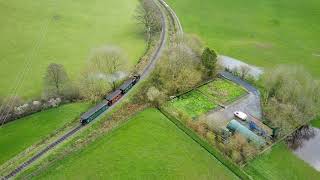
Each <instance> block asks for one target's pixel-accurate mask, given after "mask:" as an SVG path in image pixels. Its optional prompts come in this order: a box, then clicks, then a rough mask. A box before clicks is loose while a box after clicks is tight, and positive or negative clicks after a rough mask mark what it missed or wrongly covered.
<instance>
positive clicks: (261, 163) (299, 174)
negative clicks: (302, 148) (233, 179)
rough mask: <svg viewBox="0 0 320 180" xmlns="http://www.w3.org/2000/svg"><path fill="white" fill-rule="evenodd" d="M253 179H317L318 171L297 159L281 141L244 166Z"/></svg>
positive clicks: (318, 176) (319, 176) (319, 174)
mask: <svg viewBox="0 0 320 180" xmlns="http://www.w3.org/2000/svg"><path fill="white" fill-rule="evenodd" d="M245 170H246V171H247V173H249V174H250V175H251V176H252V177H253V178H254V179H270V180H273V179H274V180H280V179H306V177H308V178H307V179H319V178H320V172H318V171H316V170H315V169H313V168H312V167H311V166H310V165H309V164H307V163H305V162H304V161H303V160H301V159H299V158H298V157H297V156H296V155H295V154H293V153H292V152H291V150H290V149H288V148H287V147H286V145H285V144H283V143H281V144H278V145H276V146H275V147H273V148H272V150H271V151H270V152H266V153H265V154H263V155H262V156H260V157H256V159H254V160H253V161H251V162H249V163H248V165H247V166H246V167H245Z"/></svg>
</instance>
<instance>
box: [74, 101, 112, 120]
mask: <svg viewBox="0 0 320 180" xmlns="http://www.w3.org/2000/svg"><path fill="white" fill-rule="evenodd" d="M108 108H109V106H108V101H106V100H103V101H102V102H101V103H100V104H98V105H96V106H95V107H93V108H91V109H90V110H89V111H88V112H86V113H84V114H83V115H82V116H81V118H80V123H81V124H88V123H89V122H91V121H92V120H94V119H95V118H96V117H98V116H99V115H100V114H102V113H103V112H104V111H106V110H107V109H108Z"/></svg>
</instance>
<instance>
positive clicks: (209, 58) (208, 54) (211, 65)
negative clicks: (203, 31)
mask: <svg viewBox="0 0 320 180" xmlns="http://www.w3.org/2000/svg"><path fill="white" fill-rule="evenodd" d="M217 57H218V55H217V53H216V52H215V51H214V50H212V49H210V48H208V47H207V48H205V49H204V51H203V53H202V56H201V61H202V64H203V65H204V67H205V68H206V69H207V74H208V76H209V77H213V76H214V75H215V73H216V63H217Z"/></svg>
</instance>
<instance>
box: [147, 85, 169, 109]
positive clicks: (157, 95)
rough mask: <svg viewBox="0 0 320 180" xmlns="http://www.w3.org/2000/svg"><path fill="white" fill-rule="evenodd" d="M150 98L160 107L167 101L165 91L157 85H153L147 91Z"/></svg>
mask: <svg viewBox="0 0 320 180" xmlns="http://www.w3.org/2000/svg"><path fill="white" fill-rule="evenodd" d="M147 98H148V100H149V101H150V102H151V103H152V104H153V105H154V106H156V107H160V106H161V105H162V104H163V103H165V100H166V96H165V94H164V93H163V92H160V91H159V90H158V89H157V88H156V87H154V86H152V87H150V88H149V89H148V91H147Z"/></svg>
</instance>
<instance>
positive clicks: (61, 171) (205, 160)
mask: <svg viewBox="0 0 320 180" xmlns="http://www.w3.org/2000/svg"><path fill="white" fill-rule="evenodd" d="M89 169H90V170H89ZM212 177H215V178H216V179H236V176H235V175H234V174H233V173H232V172H230V171H228V170H227V169H226V168H225V167H224V166H223V165H222V164H220V163H219V162H218V161H217V160H216V159H214V157H213V156H211V155H210V154H208V152H207V151H205V149H203V148H201V147H200V146H199V145H198V144H197V143H196V142H194V141H193V140H192V139H190V138H189V137H188V136H187V135H186V134H184V133H183V132H182V131H180V130H179V129H178V128H177V127H176V126H175V125H174V124H172V123H171V122H170V121H169V120H168V119H166V117H165V116H164V115H162V114H161V113H160V112H159V111H157V110H155V109H147V110H145V111H143V112H141V113H139V114H138V115H136V116H134V117H133V118H132V119H131V120H130V121H129V122H128V123H126V124H124V125H123V126H122V127H120V128H119V129H117V130H115V131H113V132H111V133H109V134H107V135H105V136H104V137H102V138H101V139H99V140H97V141H95V142H94V143H93V144H91V145H90V146H88V147H87V148H85V149H83V150H81V151H78V152H76V153H75V154H72V155H71V156H68V157H67V158H64V159H62V160H60V161H58V162H56V163H54V164H53V165H52V166H50V167H49V168H48V169H45V170H43V171H42V172H41V173H40V174H39V175H38V176H37V177H34V179H47V178H51V179H97V178H98V179H99V178H104V179H211V178H212Z"/></svg>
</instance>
